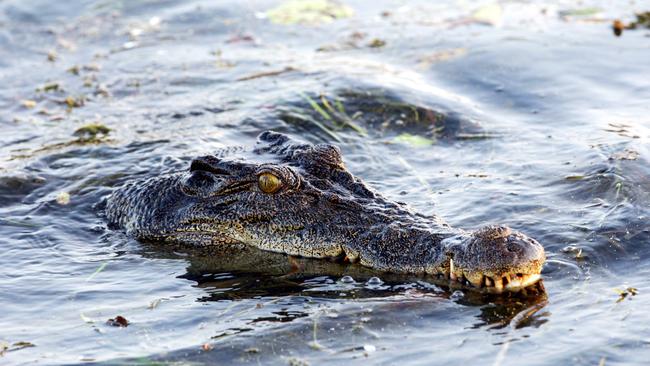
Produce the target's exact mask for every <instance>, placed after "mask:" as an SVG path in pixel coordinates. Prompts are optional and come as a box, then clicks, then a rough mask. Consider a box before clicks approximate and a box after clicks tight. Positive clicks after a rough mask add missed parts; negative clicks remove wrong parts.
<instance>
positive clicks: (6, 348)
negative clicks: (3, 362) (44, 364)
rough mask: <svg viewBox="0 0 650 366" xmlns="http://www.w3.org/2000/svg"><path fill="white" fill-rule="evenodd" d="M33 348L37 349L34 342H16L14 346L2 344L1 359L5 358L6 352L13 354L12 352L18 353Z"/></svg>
mask: <svg viewBox="0 0 650 366" xmlns="http://www.w3.org/2000/svg"><path fill="white" fill-rule="evenodd" d="M31 347H36V345H35V344H34V343H32V342H25V341H21V342H15V343H13V344H12V345H9V343H6V342H0V357H2V356H4V354H5V353H6V352H12V351H18V350H21V349H24V348H31Z"/></svg>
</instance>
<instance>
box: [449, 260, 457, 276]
mask: <svg viewBox="0 0 650 366" xmlns="http://www.w3.org/2000/svg"><path fill="white" fill-rule="evenodd" d="M449 278H450V279H452V280H453V281H455V280H456V274H455V273H454V260H453V259H450V260H449Z"/></svg>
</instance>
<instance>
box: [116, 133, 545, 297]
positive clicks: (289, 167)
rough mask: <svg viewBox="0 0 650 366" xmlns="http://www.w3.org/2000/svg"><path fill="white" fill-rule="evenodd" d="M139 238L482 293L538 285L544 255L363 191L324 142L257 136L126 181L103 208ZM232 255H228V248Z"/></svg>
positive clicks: (510, 234)
mask: <svg viewBox="0 0 650 366" xmlns="http://www.w3.org/2000/svg"><path fill="white" fill-rule="evenodd" d="M106 212H107V216H108V218H109V220H110V221H111V222H112V223H114V224H116V225H118V226H121V227H123V228H125V229H126V231H127V233H130V234H132V235H134V236H136V237H138V238H140V239H147V240H162V241H166V242H174V243H182V244H191V245H195V246H211V247H213V248H214V247H216V248H219V247H225V246H230V247H232V246H233V245H234V246H237V245H250V246H253V247H256V248H259V249H263V250H267V251H274V252H280V253H285V254H289V255H296V256H304V257H314V258H329V259H335V260H341V261H349V262H359V263H360V264H361V265H364V266H368V267H372V268H375V269H378V270H382V271H390V272H398V273H417V274H430V275H431V274H437V275H438V276H440V277H445V278H447V279H449V280H451V281H456V282H459V283H464V284H466V285H469V286H473V287H480V288H490V291H491V292H503V291H517V290H519V289H521V288H524V287H526V286H529V285H532V284H534V283H536V282H537V281H538V280H539V274H540V271H541V266H542V264H543V262H544V250H543V248H542V247H541V245H539V243H537V242H536V241H535V240H533V239H531V238H528V237H526V236H525V235H523V234H521V233H517V232H514V231H512V230H510V229H508V228H505V227H487V228H485V229H481V230H477V231H474V232H466V231H463V230H459V229H454V228H451V227H450V226H449V225H448V224H446V223H445V222H443V221H442V220H441V219H440V218H438V217H436V216H426V215H421V214H418V213H415V212H413V211H411V210H410V209H409V208H408V207H407V206H406V205H404V204H402V203H397V202H393V201H391V200H388V199H386V198H385V197H383V196H382V195H380V194H378V193H376V192H375V191H373V190H372V189H371V188H369V187H368V186H367V185H366V184H365V183H364V182H363V181H361V180H360V179H359V178H357V177H355V176H353V175H352V174H351V173H350V172H349V171H348V170H347V169H346V167H345V166H344V164H343V159H342V157H341V153H340V150H339V149H338V148H337V147H335V146H333V145H329V144H320V145H312V144H307V143H298V142H296V141H295V140H292V139H290V138H289V137H288V136H286V135H283V134H279V133H274V132H265V133H262V134H261V135H260V136H259V139H258V145H257V146H256V148H255V149H254V150H253V154H252V155H251V156H249V159H241V158H235V159H233V158H223V157H217V156H203V157H199V158H197V159H194V160H193V161H192V163H191V165H190V169H189V171H188V172H182V173H176V174H171V175H168V176H162V177H155V178H151V179H148V180H146V181H139V182H134V183H131V184H129V185H127V186H126V187H124V188H121V189H119V190H117V191H116V192H115V193H114V194H113V196H112V197H111V198H110V199H109V203H108V205H107V209H106ZM229 253H232V250H229Z"/></svg>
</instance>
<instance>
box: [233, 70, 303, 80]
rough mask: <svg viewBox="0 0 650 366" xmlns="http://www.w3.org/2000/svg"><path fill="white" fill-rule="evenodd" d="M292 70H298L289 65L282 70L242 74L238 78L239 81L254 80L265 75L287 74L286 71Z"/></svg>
mask: <svg viewBox="0 0 650 366" xmlns="http://www.w3.org/2000/svg"><path fill="white" fill-rule="evenodd" d="M291 71H296V69H294V68H293V67H291V66H287V67H285V68H284V69H282V70H275V71H265V72H259V73H256V74H252V75H248V76H242V77H240V78H238V79H237V81H246V80H253V79H259V78H265V77H269V76H278V75H281V74H285V73H287V72H291Z"/></svg>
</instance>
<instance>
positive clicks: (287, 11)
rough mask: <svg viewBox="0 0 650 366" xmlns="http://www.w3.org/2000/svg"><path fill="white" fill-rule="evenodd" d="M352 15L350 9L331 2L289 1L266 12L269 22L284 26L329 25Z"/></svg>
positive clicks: (316, 0)
mask: <svg viewBox="0 0 650 366" xmlns="http://www.w3.org/2000/svg"><path fill="white" fill-rule="evenodd" d="M352 15H354V10H353V9H352V8H351V7H349V6H347V5H345V4H342V3H340V2H338V1H332V0H289V1H285V2H284V3H282V4H280V5H279V6H277V7H275V8H273V9H271V10H269V11H267V12H266V16H267V17H268V18H269V20H270V21H271V22H273V23H275V24H284V25H288V24H305V25H316V24H323V23H330V22H333V21H334V20H336V19H342V18H349V17H351V16H352Z"/></svg>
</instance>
